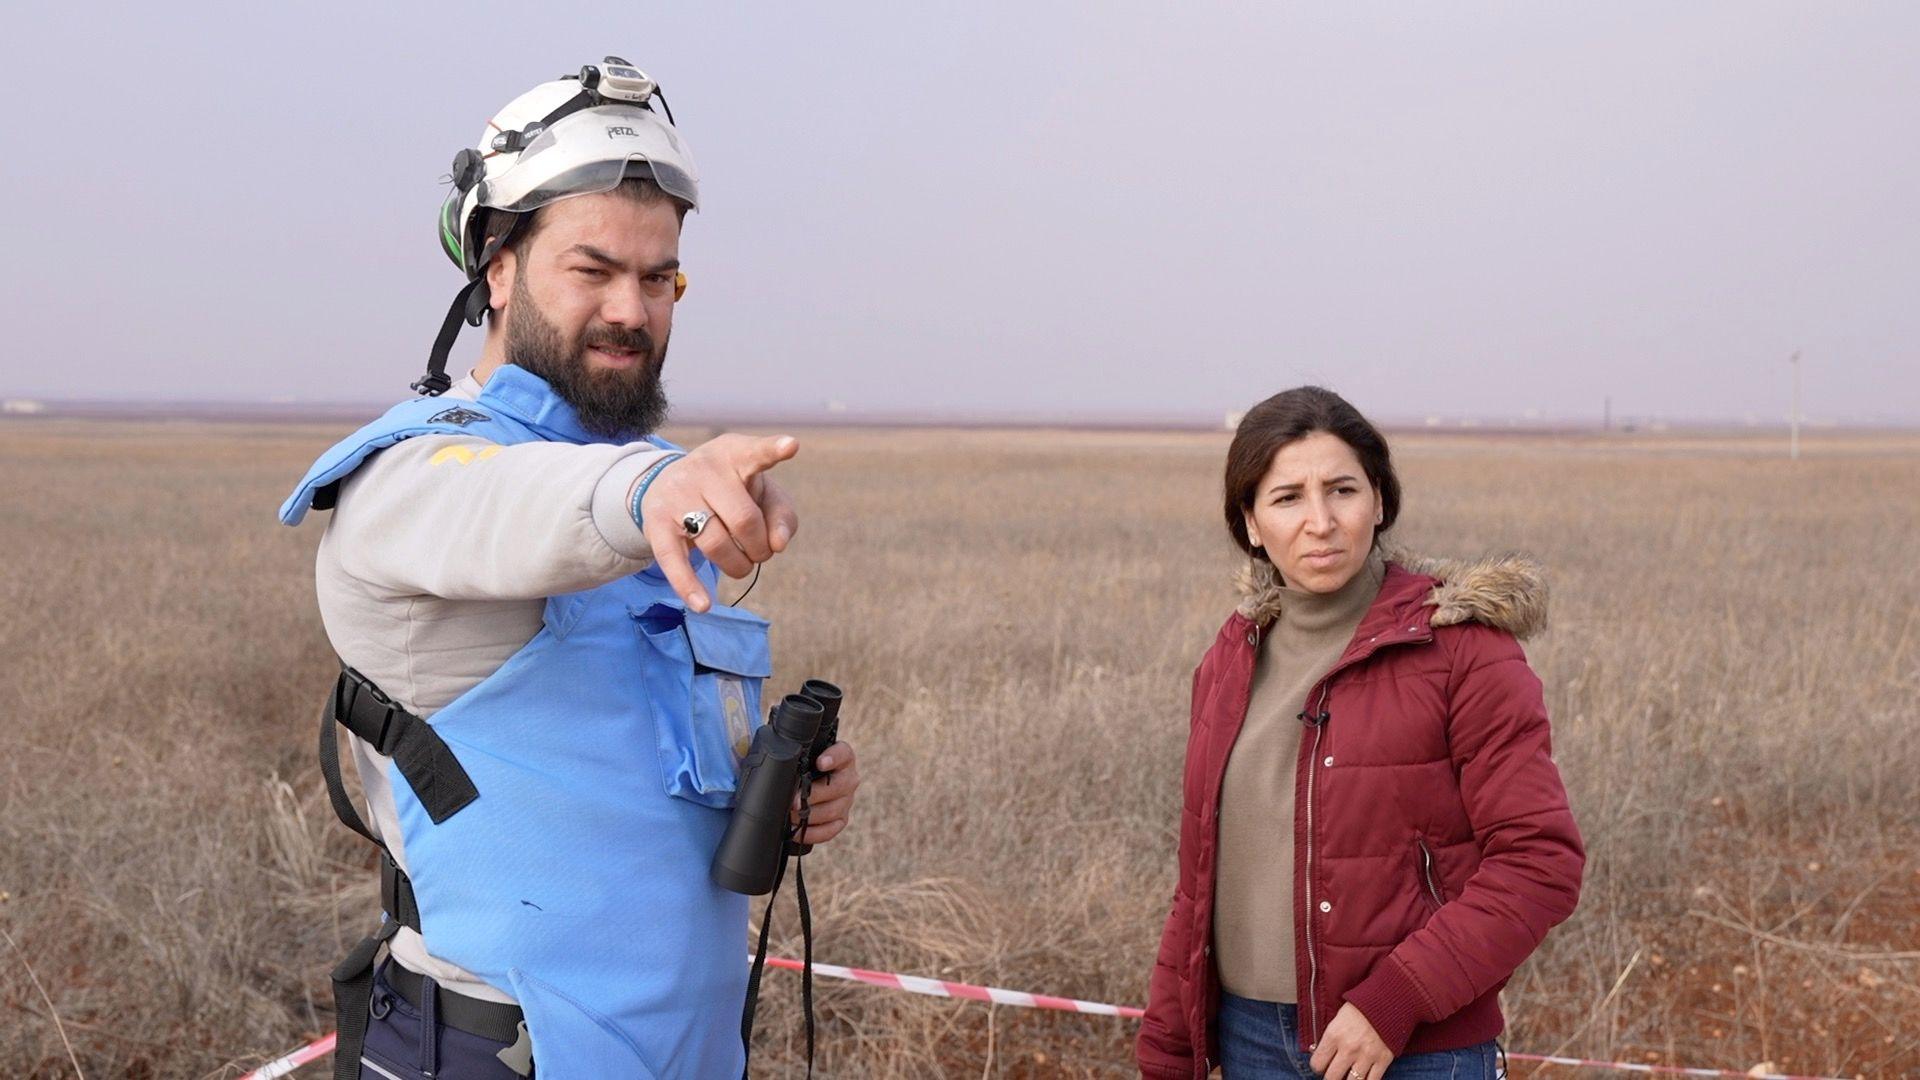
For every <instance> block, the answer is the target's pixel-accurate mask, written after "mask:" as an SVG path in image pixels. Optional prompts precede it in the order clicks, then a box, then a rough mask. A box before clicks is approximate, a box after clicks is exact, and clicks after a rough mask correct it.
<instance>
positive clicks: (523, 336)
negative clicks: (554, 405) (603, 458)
mask: <svg viewBox="0 0 1920 1080" xmlns="http://www.w3.org/2000/svg"><path fill="white" fill-rule="evenodd" d="M669 337H671V335H669ZM506 345H507V362H508V363H510V364H514V365H517V366H519V367H521V368H525V369H526V370H527V371H530V372H532V373H533V374H535V375H538V376H540V377H541V378H542V379H545V380H546V382H547V385H548V386H551V387H553V392H554V393H556V394H559V395H560V397H561V399H562V400H564V401H566V403H567V404H569V405H572V406H573V411H574V413H575V414H576V415H578V416H579V417H580V426H581V427H583V428H586V429H587V430H588V431H590V432H592V433H593V434H595V435H599V436H601V437H603V438H619V437H621V436H626V437H630V438H637V437H639V436H642V435H648V434H651V433H652V432H654V431H655V430H657V429H658V428H659V427H660V425H661V424H663V423H665V422H666V419H667V392H666V388H665V387H664V386H662V385H661V382H660V373H661V371H662V370H663V369H664V368H665V367H666V364H667V341H666V339H662V340H661V341H660V343H659V347H658V348H657V349H656V348H655V346H654V341H653V335H652V334H649V333H648V332H647V331H646V330H645V329H644V328H642V329H634V330H621V329H617V328H615V327H611V326H599V327H588V328H587V329H586V330H585V331H584V332H582V333H581V335H580V339H579V340H578V341H575V342H568V341H567V339H566V336H565V335H563V334H561V333H560V330H559V328H558V327H556V326H554V325H553V323H551V322H549V321H548V320H547V317H546V315H545V314H544V313H542V312H541V310H540V308H539V306H538V305H536V304H535V303H534V302H533V297H532V296H531V295H529V293H528V291H527V276H526V274H524V273H521V274H516V275H514V282H513V300H512V304H511V306H510V308H509V309H508V311H507V342H506ZM594 347H606V348H613V349H626V350H631V351H633V352H636V353H639V354H640V355H641V356H643V357H645V360H644V361H642V362H641V363H638V364H635V365H634V366H633V367H632V368H630V369H628V370H626V371H617V370H612V369H596V368H594V367H593V366H592V365H591V364H589V363H588V361H587V350H588V349H590V348H594Z"/></svg>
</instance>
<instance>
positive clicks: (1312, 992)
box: [1307, 693, 1327, 1045]
mask: <svg viewBox="0 0 1920 1080" xmlns="http://www.w3.org/2000/svg"><path fill="white" fill-rule="evenodd" d="M1326 703H1327V696H1326V694H1325V693H1322V694H1321V695H1320V704H1321V705H1323V706H1324V705H1325V704H1326ZM1314 715H1316V716H1317V715H1318V714H1317V713H1316V714H1314ZM1326 730H1327V726H1326V725H1325V724H1322V723H1320V722H1319V721H1318V720H1315V721H1314V723H1313V751H1312V753H1311V754H1310V755H1309V756H1308V760H1307V1016H1308V1023H1309V1024H1310V1025H1311V1030H1312V1031H1313V1038H1311V1039H1309V1040H1308V1041H1309V1042H1312V1043H1314V1044H1316V1045H1317V1044H1318V1043H1319V1042H1320V958H1319V957H1318V956H1316V955H1314V952H1313V915H1314V911H1313V779H1314V777H1315V776H1317V775H1318V774H1319V772H1320V736H1321V735H1322V734H1323V733H1325V732H1326Z"/></svg>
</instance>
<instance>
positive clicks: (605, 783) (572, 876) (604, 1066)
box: [280, 365, 772, 1080]
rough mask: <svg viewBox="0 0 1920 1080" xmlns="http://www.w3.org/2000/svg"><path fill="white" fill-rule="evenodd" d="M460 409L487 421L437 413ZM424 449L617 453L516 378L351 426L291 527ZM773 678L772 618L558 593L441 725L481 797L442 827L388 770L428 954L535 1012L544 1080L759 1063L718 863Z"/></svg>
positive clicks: (734, 910) (610, 589)
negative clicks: (386, 453) (465, 441)
mask: <svg viewBox="0 0 1920 1080" xmlns="http://www.w3.org/2000/svg"><path fill="white" fill-rule="evenodd" d="M456 409H457V410H460V411H461V412H463V413H467V414H471V413H478V414H481V416H482V417H483V418H482V419H478V420H476V419H474V418H473V417H472V416H471V415H455V416H454V417H453V418H451V419H440V418H441V417H443V416H445V414H447V413H448V412H449V411H451V410H456ZM455 421H461V422H455ZM429 434H457V435H469V436H477V437H480V438H484V439H488V440H491V441H493V442H495V443H500V444H503V445H504V444H512V443H523V442H531V441H534V440H545V441H549V442H568V443H576V444H584V443H589V442H599V441H606V440H601V439H597V438H596V437H594V436H592V435H589V434H588V433H587V432H586V431H585V430H584V429H583V428H581V426H580V423H579V420H578V418H577V417H576V416H575V414H574V412H573V409H572V407H571V406H569V405H568V404H567V403H566V402H565V401H563V400H561V399H560V398H559V396H558V395H556V394H555V393H554V392H553V390H552V389H551V388H550V387H548V386H547V384H546V383H545V382H544V381H542V380H541V379H539V378H538V377H536V376H534V375H532V374H530V373H528V372H526V371H525V370H523V369H521V368H517V367H514V366H511V365H509V366H505V367H502V368H500V369H499V370H498V371H496V372H495V373H494V374H493V376H492V377H491V378H490V379H489V380H488V381H487V384H486V387H485V389H484V391H483V392H482V394H481V395H480V398H479V400H477V401H474V402H456V401H449V400H447V399H444V398H421V399H416V400H412V401H407V402H404V403H402V404H400V405H396V406H394V408H393V409H391V410H389V411H388V412H387V414H386V415H385V416H382V417H381V418H380V419H378V420H376V421H374V422H373V423H371V424H368V425H367V426H366V427H363V428H361V429H360V430H359V431H356V432H354V433H353V434H352V435H351V436H349V437H347V438H346V439H345V440H343V441H342V442H340V443H339V444H338V445H336V446H334V447H333V448H332V449H331V450H329V451H327V452H326V453H325V454H324V455H322V456H321V458H320V460H319V461H317V462H315V463H314V466H313V468H312V469H311V470H310V471H309V472H308V473H307V476H306V478H305V479H303V480H302V481H301V482H300V486H299V488H298V489H297V490H296V491H295V492H294V493H293V495H292V497H291V498H289V499H288V500H287V502H286V504H285V505H284V506H283V507H282V508H281V511H280V518H281V520H282V521H284V522H286V523H287V524H289V525H293V524H297V523H298V522H299V521H300V519H301V518H302V517H303V516H305V514H306V512H307V510H308V509H309V508H310V507H312V506H313V505H314V501H315V497H316V493H319V492H326V493H327V495H328V496H329V497H327V498H326V499H325V500H324V501H323V503H322V505H324V506H331V505H332V502H331V498H330V495H331V493H332V492H333V491H337V490H338V489H337V488H336V487H334V486H333V485H337V484H338V483H339V482H340V481H341V480H342V479H344V478H345V477H346V476H348V475H349V474H350V473H352V472H353V470H354V469H355V468H357V467H358V466H359V465H360V463H361V462H363V461H365V460H366V459H367V457H368V456H369V455H371V454H373V453H375V452H376V451H378V450H381V449H383V448H385V447H388V446H392V445H393V444H395V443H397V442H399V441H401V440H402V439H407V438H411V437H413V436H415V435H429ZM659 445H662V446H665V445H667V444H665V443H660V444H659ZM457 540H458V538H456V537H448V542H449V543H456V542H457ZM696 560H698V556H697V555H696ZM697 565H699V568H700V574H701V576H702V577H703V578H704V579H705V580H706V583H707V586H708V589H709V590H710V591H711V590H713V588H714V586H715V584H716V581H715V577H716V575H715V571H714V569H713V567H712V566H711V565H710V564H706V563H704V562H697ZM771 673H772V663H771V659H770V656H769V653H768V648H767V623H766V621H765V620H763V619H761V618H759V617H758V616H755V615H753V614H751V613H748V612H745V611H740V610H737V609H733V608H724V607H716V608H714V609H713V610H712V611H710V612H707V613H704V614H702V613H697V612H693V611H689V610H687V609H686V607H685V606H684V605H683V604H682V603H681V602H680V599H679V598H678V597H677V596H676V595H675V594H674V592H673V589H672V588H671V587H669V586H668V584H667V582H666V579H665V577H664V576H663V575H661V573H660V572H659V570H658V568H649V569H648V570H646V571H644V572H642V573H639V574H635V575H632V576H630V577H624V578H621V579H619V580H617V581H613V582H609V583H608V584H605V585H602V586H600V587H599V588H595V589H589V590H587V591H585V592H579V593H573V594H571V595H567V596H555V597H549V598H548V599H547V602H546V616H545V624H544V626H543V627H542V628H541V630H540V632H539V633H538V634H537V635H535V636H534V638H533V640H532V641H529V642H528V643H527V644H526V645H525V647H523V648H522V649H521V650H520V651H519V652H517V653H515V654H514V655H513V656H512V657H511V658H509V659H508V660H507V662H506V663H505V664H503V665H502V666H501V667H500V669H499V670H498V671H496V672H494V673H493V674H492V675H490V676H488V677H487V678H486V679H485V680H484V681H483V682H481V683H480V684H479V685H478V686H475V687H474V688H473V689H471V690H469V691H467V692H466V693H465V694H462V695H461V696H460V697H459V698H457V699H455V700H454V701H453V702H452V703H451V704H449V705H448V706H447V707H445V708H443V709H441V710H440V711H439V712H437V713H434V714H433V715H432V716H431V717H428V718H427V719H428V722H429V723H430V724H431V725H432V726H433V729H434V731H435V732H437V733H438V734H439V735H440V737H441V738H442V739H443V740H445V741H446V743H447V745H448V746H449V747H450V748H451V749H452V751H453V753H454V755H455V756H456V757H458V758H459V760H460V764H461V765H462V766H464V767H465V768H466V770H467V772H468V774H469V775H470V776H471V777H472V779H473V782H474V785H475V786H476V787H477V788H478V789H479V792H480V795H479V798H478V799H476V800H475V801H473V802H472V803H470V804H468V805H467V806H465V807H463V808H461V809H460V810H459V811H458V812H457V813H455V814H453V815H452V816H451V817H448V818H447V819H446V820H444V821H442V822H441V823H439V824H437V825H436V824H434V823H433V821H432V820H431V819H430V818H429V817H428V816H427V812H426V810H425V808H424V807H422V806H421V804H420V802H419V800H418V799H417V798H416V797H415V796H414V794H413V790H412V788H411V787H409V786H408V784H407V783H406V781H405V779H404V778H403V777H402V776H401V775H400V774H399V771H398V769H395V768H394V767H393V766H391V765H389V766H388V768H389V770H390V772H389V774H388V780H389V781H390V782H391V784H392V787H393V794H394V800H395V802H396V803H397V804H398V810H399V818H400V828H401V832H402V833H403V836H404V841H405V849H406V853H407V862H408V872H409V875H410V876H411V878H412V880H413V886H414V891H415V894H416V896H417V898H418V900H419V905H420V922H421V929H422V936H423V937H424V939H425V941H426V945H427V949H428V951H430V952H431V953H432V954H433V955H434V956H436V957H440V958H442V959H445V960H448V961H451V962H453V963H456V964H459V965H460V966H462V967H464V968H466V969H467V970H469V971H471V972H473V973H475V974H476V975H478V976H479V977H480V978H482V979H484V980H486V981H487V982H488V983H489V984H491V985H493V986H494V987H496V988H498V989H499V990H501V991H503V992H504V993H507V994H509V995H511V996H512V997H513V998H514V1000H516V1001H518V1002H519V1003H520V1006H521V1008H522V1009H523V1010H524V1011H525V1013H526V1021H527V1030H528V1032H529V1033H530V1034H531V1035H532V1038H533V1048H534V1059H535V1062H536V1064H537V1067H538V1069H539V1074H540V1076H541V1077H543V1078H546V1080H574V1078H582V1080H588V1078H591V1080H604V1078H609V1077H661V1078H669V1077H698V1078H703V1080H704V1078H708V1077H728V1076H738V1075H740V1073H741V1071H742V1069H743V1068H744V1066H745V1061H744V1055H743V1050H742V1047H741V1045H740V1027H739V1017H740V1006H741V1002H742V1000H743V999H744V997H745V994H746V985H747V967H746V964H745V962H744V960H743V955H744V954H743V946H744V945H745V944H746V925H747V898H746V897H744V896H740V895H737V894H735V893H730V892H727V891H725V890H723V889H721V888H719V887H718V886H715V885H714V884H713V883H712V882H711V881H710V880H709V879H708V864H709V862H710V861H711V860H712V858H713V852H714V849H715V848H716V847H717V846H718V845H719V843H720V835H721V833H722V832H723V831H724V830H725V829H726V824H727V814H728V808H729V807H731V806H732V804H733V795H734V789H735V787H736V784H737V782H738V769H739V753H740V751H741V750H743V749H744V743H745V740H746V739H747V738H749V737H750V736H751V732H752V729H753V727H754V726H756V725H757V724H758V722H759V720H758V718H759V716H760V690H761V683H762V681H763V680H765V679H766V678H767V676H768V675H770V674H771Z"/></svg>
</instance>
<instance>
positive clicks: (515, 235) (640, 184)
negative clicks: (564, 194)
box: [481, 176, 693, 323]
mask: <svg viewBox="0 0 1920 1080" xmlns="http://www.w3.org/2000/svg"><path fill="white" fill-rule="evenodd" d="M611 193H612V194H615V195H618V196H620V197H622V198H624V199H626V200H627V201H628V202H632V203H638V204H640V205H641V206H648V205H651V204H653V203H659V202H671V203H673V207H674V209H675V210H676V211H677V212H678V213H679V215H680V220H681V221H682V222H683V223H684V222H685V221H686V220H687V211H688V210H691V209H693V207H692V206H691V205H690V204H689V203H687V202H686V200H684V199H681V198H680V197H679V196H677V195H670V194H668V193H667V189H665V188H663V187H661V186H660V185H659V184H657V183H655V182H654V180H653V179H652V178H651V177H646V176H629V177H627V178H626V179H625V180H622V181H620V183H619V185H618V186H616V187H614V188H612V189H611ZM544 209H546V208H545V207H541V208H539V209H536V210H533V211H530V212H529V213H527V214H526V215H525V218H526V220H524V221H521V222H520V223H519V225H520V227H519V228H517V229H515V228H513V226H514V220H515V219H516V218H519V217H521V216H522V215H520V214H512V213H508V212H506V211H504V210H488V211H487V213H488V215H489V217H488V218H487V228H486V235H487V236H488V237H494V236H498V235H500V233H501V232H502V231H504V230H507V229H512V230H513V231H512V232H511V233H510V234H509V235H508V236H507V242H506V243H505V244H502V245H501V246H500V250H501V251H503V252H506V251H511V252H513V257H514V260H515V263H516V266H517V264H518V261H519V260H520V259H521V258H523V257H524V256H525V255H526V250H527V245H528V244H530V243H532V242H533V238H534V236H535V234H537V233H539V231H540V225H541V221H542V217H541V214H540V210H544ZM495 257H496V258H497V257H498V256H495ZM481 272H482V273H485V271H484V270H483V271H481ZM498 314H499V312H497V311H495V310H494V309H493V308H488V309H487V322H488V323H492V322H493V320H494V317H495V316H496V315H498Z"/></svg>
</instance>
